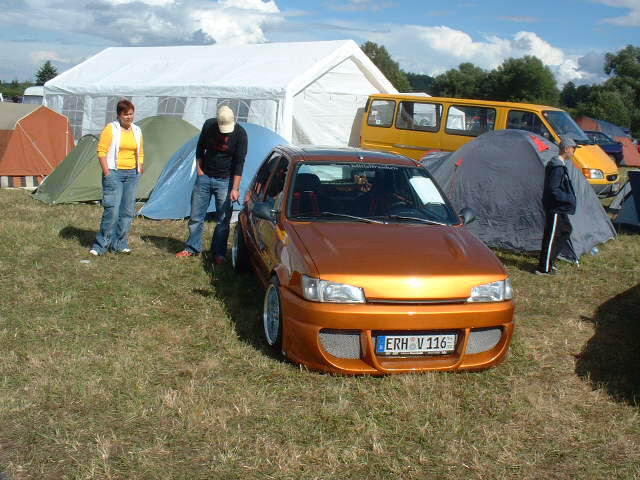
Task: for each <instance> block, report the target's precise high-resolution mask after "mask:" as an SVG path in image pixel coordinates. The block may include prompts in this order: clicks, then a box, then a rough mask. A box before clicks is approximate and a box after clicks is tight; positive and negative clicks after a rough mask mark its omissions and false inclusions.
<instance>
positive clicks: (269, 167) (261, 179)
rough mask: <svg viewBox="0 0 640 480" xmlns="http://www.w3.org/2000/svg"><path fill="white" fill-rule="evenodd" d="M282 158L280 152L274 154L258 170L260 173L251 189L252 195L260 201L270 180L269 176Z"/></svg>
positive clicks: (257, 174)
mask: <svg viewBox="0 0 640 480" xmlns="http://www.w3.org/2000/svg"><path fill="white" fill-rule="evenodd" d="M281 158H282V155H281V154H280V153H278V152H274V153H272V154H271V156H270V157H268V158H267V159H266V160H265V161H264V163H263V164H262V166H261V167H260V168H259V169H258V173H256V176H255V179H254V180H253V185H252V187H251V193H252V194H253V195H254V196H255V197H256V198H257V199H258V200H260V199H261V198H262V197H263V195H264V192H265V189H266V186H267V181H268V180H269V176H270V175H271V172H273V170H274V168H275V166H276V165H277V163H278V161H279V160H280V159H281Z"/></svg>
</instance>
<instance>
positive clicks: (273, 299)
mask: <svg viewBox="0 0 640 480" xmlns="http://www.w3.org/2000/svg"><path fill="white" fill-rule="evenodd" d="M281 305H282V304H281V302H280V284H279V283H278V279H277V278H276V277H275V276H274V277H273V278H272V279H271V282H270V283H269V286H268V287H267V291H266V292H265V294H264V307H263V310H262V324H263V327H264V338H265V340H266V341H267V344H268V345H269V346H270V347H271V348H273V349H274V350H279V349H280V347H281V346H282V307H281Z"/></svg>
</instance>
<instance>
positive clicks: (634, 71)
mask: <svg viewBox="0 0 640 480" xmlns="http://www.w3.org/2000/svg"><path fill="white" fill-rule="evenodd" d="M604 72H605V73H606V74H608V75H611V78H609V79H608V80H607V81H606V82H605V83H604V87H605V88H606V89H607V90H609V91H612V92H618V93H619V94H620V95H621V96H622V98H623V101H624V102H625V106H626V110H627V111H628V116H625V115H622V114H620V118H619V120H618V121H613V120H610V121H612V122H613V123H617V124H618V125H621V126H624V127H630V128H631V132H632V135H633V136H634V137H640V110H639V108H638V107H639V106H640V47H635V46H633V45H627V46H626V47H625V48H623V49H622V50H620V51H619V52H618V53H607V55H606V56H605V65H604ZM599 100H600V99H599ZM602 101H603V100H602ZM625 118H628V122H629V123H626V124H625V123H623V122H624V121H625Z"/></svg>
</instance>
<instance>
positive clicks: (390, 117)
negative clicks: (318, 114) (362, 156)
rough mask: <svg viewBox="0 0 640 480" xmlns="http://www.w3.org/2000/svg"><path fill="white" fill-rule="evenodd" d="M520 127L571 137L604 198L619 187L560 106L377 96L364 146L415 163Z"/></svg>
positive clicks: (366, 121)
mask: <svg viewBox="0 0 640 480" xmlns="http://www.w3.org/2000/svg"><path fill="white" fill-rule="evenodd" d="M505 128H517V129H520V130H528V131H531V132H534V133H537V134H538V135H541V136H543V137H545V138H547V139H549V140H551V141H552V142H554V143H556V144H557V143H559V141H560V137H559V136H560V135H569V136H570V137H572V138H573V139H574V140H575V141H576V143H577V144H578V145H579V148H578V149H577V150H576V153H575V157H574V162H575V164H576V165H577V166H578V168H580V169H582V172H583V173H584V176H585V177H586V178H587V180H588V181H589V183H591V185H592V186H593V188H594V190H595V191H596V193H597V194H598V195H600V196H607V195H612V194H614V193H615V192H616V191H617V189H618V183H617V181H618V167H617V166H616V164H615V162H614V161H613V160H611V158H609V156H607V154H605V153H604V151H603V150H602V149H601V148H600V147H599V146H598V145H593V144H592V142H591V141H590V140H589V138H588V137H587V135H586V134H585V133H584V132H583V131H582V129H581V128H580V127H579V126H578V124H577V123H576V122H574V121H573V119H572V118H571V116H570V115H569V114H568V113H567V112H565V111H564V110H561V109H559V108H555V107H547V106H544V105H531V104H528V103H511V102H494V101H487V100H468V99H461V98H441V97H423V96H417V95H395V94H376V95H371V96H370V97H369V99H368V100H367V105H366V107H365V111H364V115H363V117H362V128H361V133H360V146H361V147H362V148H365V149H369V150H387V151H391V152H395V153H399V154H402V155H406V156H407V157H411V158H414V159H416V160H418V159H420V158H422V157H423V156H424V155H425V153H426V152H428V151H430V150H444V151H450V152H452V151H455V150H457V149H458V148H459V147H461V146H462V145H464V144H465V143H467V142H469V141H471V140H473V138H474V137H477V136H478V135H481V134H482V133H484V132H487V131H489V130H502V129H505Z"/></svg>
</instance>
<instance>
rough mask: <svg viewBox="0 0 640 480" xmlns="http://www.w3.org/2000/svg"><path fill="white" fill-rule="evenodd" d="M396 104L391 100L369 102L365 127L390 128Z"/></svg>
mask: <svg viewBox="0 0 640 480" xmlns="http://www.w3.org/2000/svg"><path fill="white" fill-rule="evenodd" d="M395 109H396V102H394V101H393V100H374V101H373V102H371V108H370V109H369V116H368V117H367V125H369V126H371V127H390V126H391V125H392V124H393V114H394V113H395Z"/></svg>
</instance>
